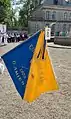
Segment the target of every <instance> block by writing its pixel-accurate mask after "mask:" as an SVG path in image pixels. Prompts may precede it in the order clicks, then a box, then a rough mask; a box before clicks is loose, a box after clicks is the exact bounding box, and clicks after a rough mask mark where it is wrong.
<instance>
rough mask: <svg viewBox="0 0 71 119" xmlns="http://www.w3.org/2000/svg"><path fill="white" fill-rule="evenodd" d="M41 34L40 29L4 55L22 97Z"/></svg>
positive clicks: (3, 57)
mask: <svg viewBox="0 0 71 119" xmlns="http://www.w3.org/2000/svg"><path fill="white" fill-rule="evenodd" d="M39 34H40V31H38V32H37V33H36V34H34V35H33V36H32V37H30V38H29V39H27V40H26V41H24V42H23V43H22V44H20V45H18V46H17V47H15V48H14V49H12V50H11V51H9V52H8V53H6V54H4V55H3V56H2V59H3V60H4V62H5V65H6V67H7V69H8V71H9V74H10V76H11V78H12V80H13V82H14V84H15V87H16V89H17V91H18V92H19V94H20V95H21V97H22V98H23V97H24V93H25V90H26V84H27V80H28V73H29V69H30V61H31V59H32V56H33V52H34V49H35V47H36V43H37V41H38V37H39Z"/></svg>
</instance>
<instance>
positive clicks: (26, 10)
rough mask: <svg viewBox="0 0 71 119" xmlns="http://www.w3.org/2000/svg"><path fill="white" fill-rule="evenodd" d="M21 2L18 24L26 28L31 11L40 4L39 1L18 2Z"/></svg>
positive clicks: (26, 0) (22, 0)
mask: <svg viewBox="0 0 71 119" xmlns="http://www.w3.org/2000/svg"><path fill="white" fill-rule="evenodd" d="M20 1H21V2H23V8H22V9H20V12H19V23H20V25H21V26H23V27H28V19H29V18H30V16H31V13H32V11H33V10H34V9H35V8H36V7H37V6H38V5H39V4H40V2H41V0H25V1H24V0H20Z"/></svg>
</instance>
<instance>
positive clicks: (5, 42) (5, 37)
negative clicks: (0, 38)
mask: <svg viewBox="0 0 71 119" xmlns="http://www.w3.org/2000/svg"><path fill="white" fill-rule="evenodd" d="M7 39H8V34H7V33H6V32H5V33H4V45H7V43H8V42H7Z"/></svg>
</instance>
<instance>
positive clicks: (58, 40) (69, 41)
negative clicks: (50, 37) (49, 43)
mask: <svg viewBox="0 0 71 119" xmlns="http://www.w3.org/2000/svg"><path fill="white" fill-rule="evenodd" d="M54 44H58V45H67V46H71V37H62V36H59V37H55V38H54Z"/></svg>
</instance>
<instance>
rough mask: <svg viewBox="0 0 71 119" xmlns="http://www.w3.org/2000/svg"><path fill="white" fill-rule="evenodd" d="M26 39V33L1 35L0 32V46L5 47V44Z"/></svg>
mask: <svg viewBox="0 0 71 119" xmlns="http://www.w3.org/2000/svg"><path fill="white" fill-rule="evenodd" d="M27 38H28V35H27V33H7V32H5V33H1V32H0V44H4V45H6V44H7V43H12V42H19V41H24V40H25V39H27Z"/></svg>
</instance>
